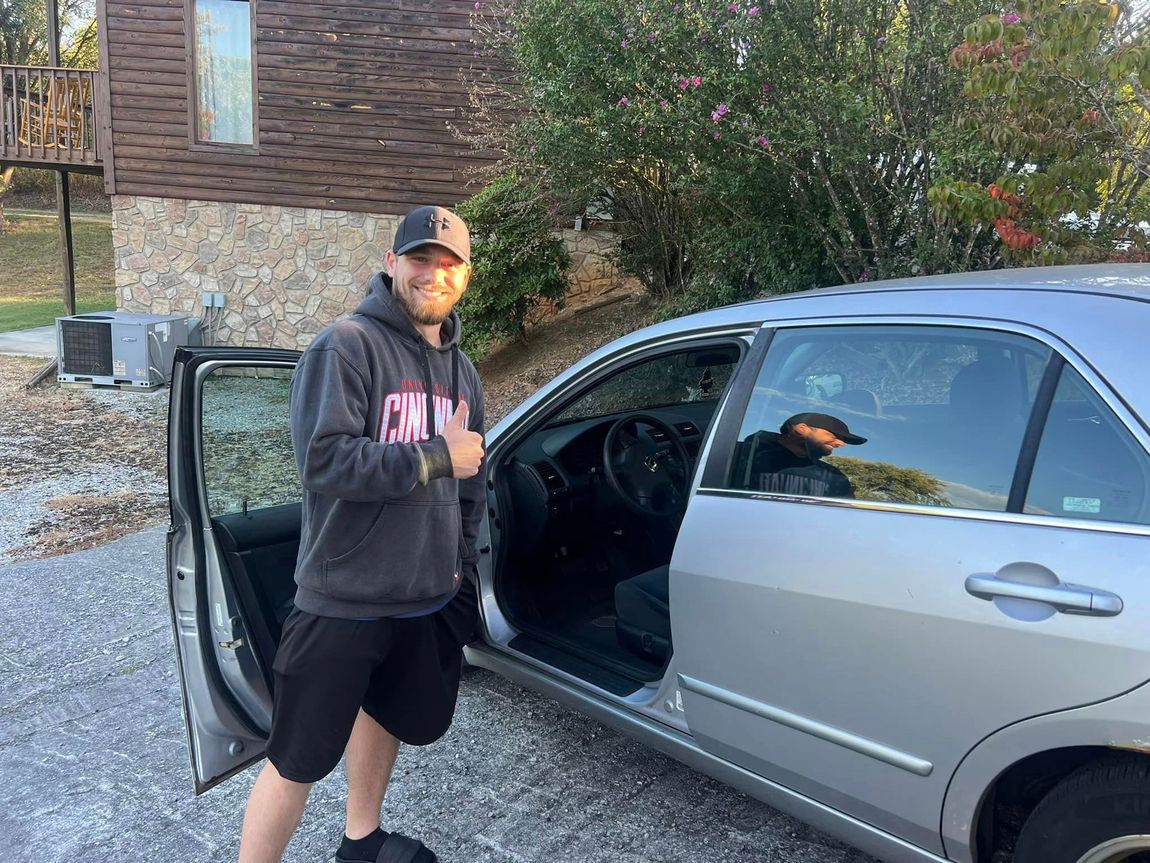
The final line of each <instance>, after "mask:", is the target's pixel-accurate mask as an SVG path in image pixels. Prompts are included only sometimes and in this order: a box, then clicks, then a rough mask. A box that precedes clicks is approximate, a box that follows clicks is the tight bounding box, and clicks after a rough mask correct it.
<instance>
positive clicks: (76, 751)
mask: <svg viewBox="0 0 1150 863" xmlns="http://www.w3.org/2000/svg"><path fill="white" fill-rule="evenodd" d="M163 539H164V534H163V531H162V530H161V529H156V528H153V529H150V530H147V531H144V532H142V533H138V534H135V535H133V536H129V537H127V538H125V539H122V540H119V541H117V542H115V543H112V544H110V545H107V546H104V547H102V548H97V549H94V550H91V551H84V552H79V553H76V554H72V555H67V556H63V557H58V558H53V559H50V560H45V561H36V562H31V563H22V564H15V565H11V566H5V567H0V599H2V602H0V777H2V778H0V860H2V861H4V863H57V861H58V863H64V861H68V863H76V861H85V863H90V861H92V863H94V861H109V863H111V861H116V863H120V861H127V860H131V861H228V860H234V859H235V854H236V847H237V841H238V837H239V831H240V821H241V817H242V813H243V806H244V802H245V800H246V797H247V792H248V789H249V788H250V786H251V782H252V781H253V779H254V775H253V774H254V771H252V770H249V771H247V772H246V773H244V774H241V775H240V776H237V777H235V778H233V779H232V780H231V781H230V782H228V783H225V784H224V785H223V786H221V787H219V788H217V789H215V790H213V791H210V792H208V793H207V794H206V795H204V796H203V797H200V798H196V797H194V796H193V794H192V787H191V781H190V772H189V768H188V761H187V751H186V748H185V743H184V729H183V721H182V717H181V711H180V695H179V690H178V684H177V680H176V676H175V672H174V663H173V660H172V653H171V635H170V627H169V622H168V617H167V606H166V594H165V587H164V574H163V566H164V564H163ZM344 788H345V785H344V778H343V774H342V768H341V769H340V770H337V772H336V773H334V774H333V775H332V776H330V777H329V778H328V779H327V780H325V781H324V782H322V783H320V784H319V785H318V786H317V787H316V789H315V791H314V792H313V794H312V799H311V803H310V805H309V808H308V811H307V814H306V815H305V817H304V822H303V825H302V827H301V829H300V832H299V833H298V834H297V836H296V838H295V840H294V842H293V843H292V845H291V847H290V848H289V851H288V854H287V857H286V859H287V860H289V861H301V863H302V861H322V860H330V859H332V854H333V852H334V848H335V844H336V842H337V841H338V838H339V836H340V833H341V829H342V826H343V825H342V810H341V806H342V799H343V793H344ZM384 818H385V821H384V825H385V827H397V828H399V829H401V830H403V831H404V832H407V833H409V834H412V835H415V836H418V837H419V838H421V839H423V840H424V841H425V842H427V844H428V845H429V846H431V847H432V848H433V849H434V850H436V851H437V852H438V854H439V856H440V859H441V860H442V861H444V863H512V861H514V863H529V862H530V863H535V861H538V863H554V861H579V862H580V863H583V861H603V863H607V861H610V863H640V861H649V863H696V861H698V862H699V863H701V861H739V863H768V861H770V863H866V861H869V860H870V859H871V858H868V857H866V856H865V855H863V854H862V853H861V852H858V851H854V850H852V849H849V848H847V847H845V846H843V845H840V844H838V843H836V842H835V841H833V840H831V839H829V838H827V837H826V836H824V835H822V834H820V833H818V832H816V831H814V830H811V829H810V828H808V827H806V826H804V825H802V824H800V823H798V822H796V821H794V820H792V819H790V818H788V817H786V816H784V815H782V814H781V813H778V812H776V811H774V810H772V809H770V808H768V807H766V806H764V805H762V804H760V803H757V802H755V801H753V800H750V799H748V798H746V797H744V796H743V795H741V794H738V793H736V792H734V791H732V790H731V789H729V788H727V787H726V786H724V785H721V784H719V783H717V782H714V781H712V780H710V779H707V778H705V777H703V776H701V775H700V774H698V773H695V772H694V771H692V770H689V769H687V768H685V767H682V766H680V765H679V764H677V763H676V762H674V761H671V760H670V759H668V758H665V757H664V756H662V755H659V754H657V753H654V752H652V751H650V750H648V749H645V748H644V747H642V746H640V745H638V744H636V743H633V742H632V741H630V740H628V739H627V738H624V737H622V736H620V735H618V734H616V733H615V732H613V731H610V730H608V729H605V728H604V727H603V726H601V725H598V724H597V723H595V722H592V721H590V720H587V719H584V718H582V717H580V716H578V715H576V714H574V713H571V712H570V711H568V710H566V709H564V708H562V707H560V706H558V705H557V704H554V703H552V702H549V701H546V700H544V699H542V698H540V697H537V696H535V695H533V694H531V693H528V692H526V691H524V690H521V689H519V688H517V687H516V686H514V685H512V684H510V683H508V682H506V681H504V680H502V679H501V678H498V677H495V676H494V675H491V674H488V673H487V672H481V671H477V670H472V671H469V672H468V673H467V674H466V676H465V678H464V683H463V689H462V692H461V695H460V703H459V711H458V713H457V715H456V722H455V725H454V726H453V728H452V730H451V731H450V733H449V734H448V735H447V737H445V738H444V739H443V740H442V741H440V742H439V743H437V744H435V745H434V746H431V747H427V748H425V749H413V748H407V749H405V750H403V752H402V753H401V755H400V761H399V764H398V765H397V767H396V774H395V778H394V780H393V783H392V789H391V792H390V793H389V795H388V800H387V804H386V806H385V813H384Z"/></svg>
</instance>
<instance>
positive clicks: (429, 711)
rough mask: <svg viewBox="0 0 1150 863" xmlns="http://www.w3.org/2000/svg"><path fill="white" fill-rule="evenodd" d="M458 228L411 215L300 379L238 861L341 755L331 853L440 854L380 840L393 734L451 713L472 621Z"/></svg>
mask: <svg viewBox="0 0 1150 863" xmlns="http://www.w3.org/2000/svg"><path fill="white" fill-rule="evenodd" d="M470 251H471V243H470V238H469V236H468V229H467V225H466V224H464V222H463V220H462V219H460V218H459V217H458V216H457V215H455V214H454V213H452V212H451V211H449V210H445V209H443V208H440V207H419V208H417V209H415V210H412V211H411V212H410V213H408V215H407V216H406V217H405V218H404V220H403V221H402V222H401V223H400V225H399V228H398V229H397V231H396V234H395V241H394V243H393V245H392V249H391V250H390V251H389V252H388V253H387V259H386V266H387V272H386V273H380V274H378V275H376V276H375V277H374V278H373V279H372V280H371V282H370V284H369V288H368V295H367V297H366V298H365V299H364V301H363V302H362V303H361V304H360V306H359V308H358V309H356V312H355V314H354V315H352V316H350V317H347V318H344V319H342V320H339V321H337V322H336V323H334V324H332V325H331V326H330V327H328V328H327V329H326V330H324V331H323V332H321V333H320V334H319V335H318V336H317V337H316V339H315V341H314V342H313V343H312V344H311V346H310V347H309V348H308V349H307V351H305V352H304V355H303V357H302V358H301V359H300V362H299V365H298V366H297V367H296V372H295V377H294V380H293V382H292V394H291V424H292V443H293V447H294V450H295V458H296V465H297V467H298V469H299V474H300V481H301V483H302V485H303V490H304V500H303V525H302V531H301V535H300V549H299V558H298V560H297V563H296V574H295V578H296V585H297V589H296V598H295V609H294V610H293V611H292V613H291V615H290V616H289V617H288V619H287V621H286V622H285V624H284V628H283V635H282V637H281V640H280V644H279V649H278V651H277V653H276V659H275V662H274V664H273V671H274V673H275V693H274V706H273V711H272V730H271V735H270V738H269V740H268V746H267V756H268V763H267V764H266V765H265V766H264V768H263V771H262V772H261V773H260V775H259V778H258V779H257V780H256V783H255V786H254V787H253V788H252V793H251V797H250V798H249V800H248V808H247V813H246V815H245V817H244V827H243V837H242V839H241V841H240V854H239V857H240V863H271V861H278V860H280V859H281V857H282V855H283V851H284V848H285V847H286V846H287V843H288V841H289V840H290V839H291V837H292V834H293V833H294V832H295V829H296V827H297V825H298V824H299V820H300V817H301V816H302V814H303V809H304V804H305V803H306V800H307V796H308V792H309V791H310V789H311V785H312V783H314V782H316V781H318V780H319V779H322V778H323V777H324V776H326V775H327V774H328V773H330V772H331V771H332V769H334V767H335V766H336V764H338V762H339V759H340V756H341V755H342V754H343V753H344V751H345V749H346V753H347V781H348V795H347V826H346V831H345V836H344V838H343V842H342V843H341V845H340V847H339V850H338V851H337V853H336V860H337V861H341V863H351V861H368V863H370V861H377V860H386V861H390V863H434V861H435V860H436V857H435V855H434V854H433V853H432V852H431V851H430V850H428V849H427V848H425V847H424V846H423V844H422V843H420V842H417V841H416V840H414V839H409V838H408V837H405V836H401V835H400V834H398V833H390V834H388V833H385V832H384V831H383V830H382V829H381V827H380V823H379V818H380V809H381V807H382V805H383V797H384V793H385V792H386V790H387V784H388V779H389V777H390V775H391V770H392V766H393V765H394V764H395V758H396V755H397V753H398V751H399V742H400V741H401V740H402V741H404V742H407V743H410V744H416V745H425V744H428V743H431V742H433V741H435V740H437V739H438V738H439V737H441V736H442V735H443V733H444V732H445V731H446V730H447V728H448V726H449V725H450V723H451V717H452V714H453V713H454V710H455V700H456V696H457V693H458V688H459V675H460V666H461V664H462V647H463V645H464V644H465V643H466V642H467V641H469V640H470V639H471V638H472V636H473V634H474V632H475V626H476V622H477V620H478V605H477V601H476V593H475V584H474V579H475V567H476V563H477V561H478V556H479V555H478V551H477V549H476V539H477V535H478V530H479V524H480V521H481V519H482V513H483V506H484V503H483V500H484V491H483V483H484V468H483V438H482V436H481V432H482V429H483V390H482V388H481V386H480V382H479V375H478V374H477V373H476V371H475V368H474V366H472V364H471V363H470V362H469V361H468V360H467V358H466V357H465V356H463V354H462V353H461V352H460V350H459V346H458V345H459V317H458V316H457V315H456V314H455V312H454V311H453V309H454V306H455V304H456V303H457V302H458V301H459V298H460V297H461V296H462V295H463V292H464V291H465V290H466V289H467V283H468V280H469V279H470V277H471V266H470Z"/></svg>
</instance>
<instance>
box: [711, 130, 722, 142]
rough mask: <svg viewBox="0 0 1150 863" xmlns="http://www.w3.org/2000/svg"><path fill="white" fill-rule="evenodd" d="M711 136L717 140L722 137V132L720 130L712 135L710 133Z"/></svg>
mask: <svg viewBox="0 0 1150 863" xmlns="http://www.w3.org/2000/svg"><path fill="white" fill-rule="evenodd" d="M711 137H712V138H714V139H715V140H716V141H717V140H719V139H720V138H721V137H723V133H722V132H716V133H715V134H714V135H712V136H711Z"/></svg>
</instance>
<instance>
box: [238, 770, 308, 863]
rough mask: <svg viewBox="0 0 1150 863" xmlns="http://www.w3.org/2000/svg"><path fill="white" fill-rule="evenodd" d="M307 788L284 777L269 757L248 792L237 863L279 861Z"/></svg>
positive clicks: (288, 840) (303, 784) (305, 799)
mask: <svg viewBox="0 0 1150 863" xmlns="http://www.w3.org/2000/svg"><path fill="white" fill-rule="evenodd" d="M310 791H311V785H309V784H306V783H302V782H292V781H291V780H290V779H284V778H283V777H282V776H280V774H279V771H278V770H276V768H275V765H274V764H272V763H271V762H270V761H269V762H268V763H267V764H265V765H264V769H263V770H262V771H260V775H259V778H258V779H256V784H255V785H253V786H252V793H251V794H250V795H249V796H248V809H247V812H246V813H245V814H244V830H243V835H242V837H241V838H240V860H239V863H280V860H281V859H282V858H283V854H284V849H285V848H287V844H288V842H290V841H291V837H292V834H294V833H295V829H296V827H298V826H299V820H300V818H301V817H302V816H303V807H304V804H305V803H307V795H308V792H310Z"/></svg>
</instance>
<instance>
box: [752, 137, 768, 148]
mask: <svg viewBox="0 0 1150 863" xmlns="http://www.w3.org/2000/svg"><path fill="white" fill-rule="evenodd" d="M755 143H756V144H758V145H759V146H760V147H766V146H767V145H768V144H770V143H771V142H770V141H768V140H767V136H766V135H759V140H757V141H756V142H755Z"/></svg>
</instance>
